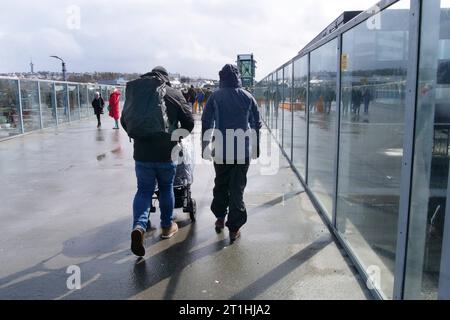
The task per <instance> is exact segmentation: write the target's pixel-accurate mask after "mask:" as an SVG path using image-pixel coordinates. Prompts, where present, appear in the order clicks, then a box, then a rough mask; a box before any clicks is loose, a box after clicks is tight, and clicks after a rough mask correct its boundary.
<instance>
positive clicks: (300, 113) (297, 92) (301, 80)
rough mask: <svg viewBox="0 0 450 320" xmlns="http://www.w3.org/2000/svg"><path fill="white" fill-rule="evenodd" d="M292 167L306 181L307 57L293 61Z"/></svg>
mask: <svg viewBox="0 0 450 320" xmlns="http://www.w3.org/2000/svg"><path fill="white" fill-rule="evenodd" d="M293 91H294V92H293V113H294V141H293V148H294V150H293V152H294V159H293V162H294V165H295V167H296V168H297V170H298V171H299V173H300V174H301V175H302V177H303V179H306V156H307V155H306V152H307V150H306V149H307V148H306V145H307V129H308V122H307V121H308V109H307V108H306V95H307V91H308V56H304V57H302V58H300V59H297V60H295V61H294V89H293Z"/></svg>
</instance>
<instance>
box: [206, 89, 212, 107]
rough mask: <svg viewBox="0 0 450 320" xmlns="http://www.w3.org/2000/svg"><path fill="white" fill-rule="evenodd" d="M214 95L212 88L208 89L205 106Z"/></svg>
mask: <svg viewBox="0 0 450 320" xmlns="http://www.w3.org/2000/svg"><path fill="white" fill-rule="evenodd" d="M212 94H213V92H212V91H211V88H209V87H208V88H206V92H205V104H206V103H208V100H209V98H211V95H212Z"/></svg>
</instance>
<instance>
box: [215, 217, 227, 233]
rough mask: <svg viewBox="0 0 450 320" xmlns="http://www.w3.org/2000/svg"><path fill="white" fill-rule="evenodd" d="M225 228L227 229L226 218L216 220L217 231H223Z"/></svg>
mask: <svg viewBox="0 0 450 320" xmlns="http://www.w3.org/2000/svg"><path fill="white" fill-rule="evenodd" d="M223 229H225V219H217V221H216V232H217V233H222V231H223Z"/></svg>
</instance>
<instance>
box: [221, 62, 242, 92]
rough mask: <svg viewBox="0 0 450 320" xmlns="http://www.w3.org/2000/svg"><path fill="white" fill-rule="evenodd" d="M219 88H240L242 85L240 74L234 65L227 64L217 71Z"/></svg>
mask: <svg viewBox="0 0 450 320" xmlns="http://www.w3.org/2000/svg"><path fill="white" fill-rule="evenodd" d="M219 76H220V87H221V88H240V87H242V82H241V75H240V73H239V70H238V68H237V67H236V66H235V65H232V64H227V65H225V66H224V67H223V69H222V70H221V71H220V72H219Z"/></svg>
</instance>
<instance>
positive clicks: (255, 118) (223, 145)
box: [202, 64, 262, 242]
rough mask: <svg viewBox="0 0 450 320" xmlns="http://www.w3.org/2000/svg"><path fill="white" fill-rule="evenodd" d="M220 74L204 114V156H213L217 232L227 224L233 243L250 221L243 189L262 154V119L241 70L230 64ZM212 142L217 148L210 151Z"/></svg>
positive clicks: (213, 204)
mask: <svg viewBox="0 0 450 320" xmlns="http://www.w3.org/2000/svg"><path fill="white" fill-rule="evenodd" d="M219 75H220V89H219V90H218V91H216V92H214V93H213V94H212V95H211V97H210V98H209V100H208V102H207V104H206V107H205V110H204V113H203V117H202V125H203V126H202V139H203V140H202V142H203V147H202V149H203V158H204V159H210V158H211V157H213V158H214V169H215V171H216V179H215V187H214V191H213V192H214V200H213V203H212V205H211V211H212V212H213V213H214V215H215V216H216V218H217V221H216V225H215V228H216V232H217V233H221V232H222V230H223V229H225V226H227V227H228V229H229V231H230V240H231V242H234V241H235V240H237V239H238V238H239V237H240V236H241V232H240V229H241V228H242V227H243V226H244V225H245V223H246V222H247V210H246V208H245V203H244V192H245V188H246V186H247V173H248V170H249V168H250V162H251V161H252V159H257V158H259V156H260V147H259V144H260V141H259V140H260V139H259V134H260V133H259V131H260V130H261V127H262V122H261V117H260V113H259V110H258V109H259V108H258V103H257V102H256V100H255V98H254V97H253V96H252V95H251V93H249V92H248V91H246V90H244V89H242V83H241V80H240V74H239V69H238V68H237V67H236V66H234V65H231V64H227V65H226V66H225V67H224V68H223V69H222V71H220V74H219ZM211 130H212V131H213V132H214V133H212V134H211V132H209V131H211ZM210 134H211V135H210ZM218 137H221V138H222V141H218V140H220V138H218ZM212 142H214V149H213V150H208V149H211V148H209V145H210V144H211V143H212ZM210 151H211V152H210ZM227 216H228V221H227V222H226V223H225V219H226V218H227Z"/></svg>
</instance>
